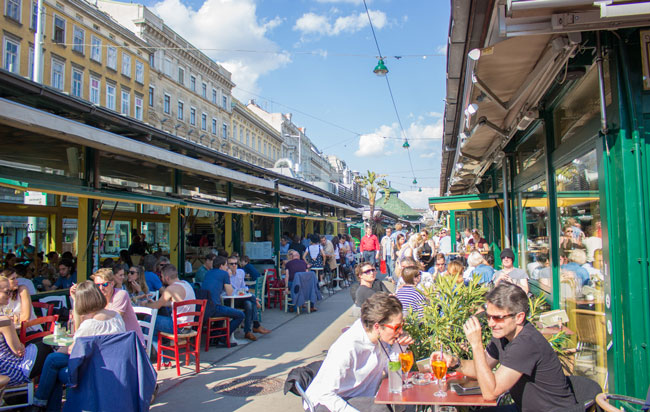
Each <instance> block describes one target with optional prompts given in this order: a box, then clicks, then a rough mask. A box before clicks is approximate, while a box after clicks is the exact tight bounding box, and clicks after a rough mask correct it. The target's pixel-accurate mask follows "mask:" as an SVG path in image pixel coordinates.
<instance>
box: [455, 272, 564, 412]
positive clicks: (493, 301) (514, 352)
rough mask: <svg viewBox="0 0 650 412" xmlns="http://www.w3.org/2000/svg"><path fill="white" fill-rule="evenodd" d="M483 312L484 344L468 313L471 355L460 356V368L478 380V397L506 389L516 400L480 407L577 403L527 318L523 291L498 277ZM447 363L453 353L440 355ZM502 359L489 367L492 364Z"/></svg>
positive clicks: (547, 407)
mask: <svg viewBox="0 0 650 412" xmlns="http://www.w3.org/2000/svg"><path fill="white" fill-rule="evenodd" d="M486 300H487V305H486V310H485V312H484V313H485V317H486V318H487V320H488V326H489V327H490V329H492V340H491V341H490V343H489V344H488V345H487V347H486V348H483V341H482V337H481V324H480V322H479V320H478V319H477V318H476V317H474V316H473V317H471V318H470V319H469V320H468V321H467V322H466V323H465V325H463V329H464V331H465V335H466V336H467V341H468V342H469V345H470V346H471V348H472V354H473V355H474V359H473V360H463V361H461V362H460V371H461V372H462V373H463V374H465V375H467V376H469V377H474V378H476V379H477V380H478V383H479V386H480V387H481V393H482V394H483V397H484V398H485V399H488V400H495V399H497V398H498V397H499V395H501V394H502V393H504V392H506V391H510V395H511V396H512V399H513V400H514V401H515V405H507V406H498V407H495V408H487V409H482V411H483V410H484V411H488V410H489V411H504V412H505V411H508V412H510V411H512V412H519V411H521V412H527V411H560V410H568V409H570V408H571V407H572V406H574V405H575V404H576V399H575V396H574V394H573V392H572V390H571V388H570V386H569V383H568V380H567V378H566V377H565V376H564V373H563V372H562V365H561V364H560V360H559V359H558V357H557V354H556V353H555V352H554V351H553V348H552V347H551V345H549V344H548V341H547V340H546V338H544V336H543V335H542V334H541V333H540V332H539V331H538V330H537V329H536V328H535V327H534V326H533V325H532V324H531V323H529V322H528V321H527V320H526V317H527V315H528V310H529V307H528V297H527V296H526V293H525V292H524V291H523V290H522V289H521V288H520V287H519V286H516V285H514V284H512V283H508V282H502V283H500V284H499V285H498V286H496V287H495V288H494V289H493V290H492V291H491V292H490V293H488V295H487V296H486ZM445 360H446V361H447V362H448V364H449V365H450V366H453V365H458V364H459V361H458V359H456V358H453V357H451V356H448V355H445ZM497 364H501V366H500V367H499V368H498V369H497V370H496V372H493V371H492V370H493V369H494V368H495V367H496V366H497Z"/></svg>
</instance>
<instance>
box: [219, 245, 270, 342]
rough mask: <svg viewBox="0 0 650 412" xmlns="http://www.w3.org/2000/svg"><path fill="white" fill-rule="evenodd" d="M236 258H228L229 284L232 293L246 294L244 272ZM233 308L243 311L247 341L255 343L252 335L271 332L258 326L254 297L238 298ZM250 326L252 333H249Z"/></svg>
mask: <svg viewBox="0 0 650 412" xmlns="http://www.w3.org/2000/svg"><path fill="white" fill-rule="evenodd" d="M237 262H238V258H237V257H236V256H230V257H229V258H228V274H229V275H230V284H231V285H232V288H233V292H234V293H240V292H243V293H247V292H248V286H246V282H245V281H244V277H245V274H244V270H243V269H240V268H238V267H237ZM235 307H236V308H238V309H243V310H244V337H245V338H246V339H248V340H252V341H256V340H257V337H256V336H255V335H254V334H253V332H255V333H262V334H267V333H270V332H271V331H270V330H268V329H266V328H265V327H263V326H262V325H260V322H259V321H258V320H257V319H258V317H257V307H258V303H257V298H256V297H255V295H253V296H251V297H249V298H239V299H235ZM251 324H252V326H253V327H252V331H251Z"/></svg>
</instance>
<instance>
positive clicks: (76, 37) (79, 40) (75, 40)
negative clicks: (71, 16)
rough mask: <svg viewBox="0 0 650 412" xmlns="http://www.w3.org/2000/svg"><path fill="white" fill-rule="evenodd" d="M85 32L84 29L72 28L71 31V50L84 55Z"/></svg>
mask: <svg viewBox="0 0 650 412" xmlns="http://www.w3.org/2000/svg"><path fill="white" fill-rule="evenodd" d="M85 37H86V32H85V31H84V29H82V28H79V27H77V26H74V28H73V29H72V50H73V51H76V52H77V53H81V54H84V44H85V43H86V39H85Z"/></svg>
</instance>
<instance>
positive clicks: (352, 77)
mask: <svg viewBox="0 0 650 412" xmlns="http://www.w3.org/2000/svg"><path fill="white" fill-rule="evenodd" d="M143 4H145V5H146V6H148V7H149V8H151V9H152V10H153V11H154V12H155V13H157V14H158V15H159V16H160V17H162V18H163V19H164V20H165V23H166V24H167V25H168V26H170V27H171V28H173V29H174V30H175V31H176V32H178V33H179V34H181V35H182V36H183V37H185V38H186V39H187V40H188V41H190V42H191V43H192V44H193V45H194V46H195V47H197V48H199V49H201V50H203V51H204V53H205V54H207V55H208V56H209V57H211V58H212V59H214V60H215V61H217V62H218V63H220V64H222V65H223V66H224V67H225V68H226V69H228V70H229V71H230V72H231V73H232V77H233V81H234V83H235V84H236V87H235V88H234V89H233V94H234V96H235V97H237V98H238V99H240V100H242V101H243V102H247V101H248V100H249V99H254V100H255V102H256V103H257V104H258V105H259V106H261V107H262V108H264V109H265V110H267V111H269V112H282V113H292V115H293V118H292V120H293V122H294V123H295V124H296V125H298V126H299V127H304V128H306V134H307V136H308V137H309V138H310V139H311V140H312V142H313V143H314V144H315V145H316V146H317V147H318V148H319V149H320V150H321V151H323V152H325V153H326V154H334V155H336V156H338V157H339V158H341V159H343V160H344V161H345V162H346V163H347V165H348V167H349V168H351V169H352V170H358V171H359V172H361V173H364V174H365V173H366V171H368V170H371V171H374V172H376V173H379V174H382V175H385V179H386V180H388V181H389V182H390V183H391V186H393V187H394V188H396V189H397V190H399V191H401V194H400V195H399V197H400V199H402V200H404V201H405V202H407V203H408V204H409V205H411V206H412V207H417V208H425V207H427V204H428V201H427V199H428V198H429V197H430V196H437V195H438V186H439V180H440V179H439V176H440V162H441V138H442V131H443V126H442V125H443V122H442V113H443V111H444V97H445V87H446V86H445V84H446V83H445V68H446V44H447V33H448V30H449V1H444V0H437V1H430V0H409V1H404V0H366V4H367V6H368V9H369V14H370V18H371V20H372V24H373V26H374V29H375V33H376V37H377V43H378V44H379V49H380V51H381V55H382V56H385V59H384V61H385V64H386V66H387V67H388V69H389V73H388V75H387V78H388V83H389V84H390V90H392V95H393V99H391V94H390V92H389V88H388V85H387V82H386V78H383V77H378V76H376V75H375V74H374V73H373V72H372V70H373V68H374V67H375V66H376V65H377V60H378V57H379V56H380V54H379V52H378V51H377V46H376V44H375V40H374V38H373V35H372V31H371V28H370V25H369V22H368V16H367V15H366V10H365V7H364V3H363V0H162V1H161V0H144V1H143ZM393 100H394V102H395V105H393V103H392V101H393ZM395 107H396V108H397V110H395ZM400 124H401V126H400ZM405 136H406V138H407V139H408V140H409V144H410V150H406V149H404V148H402V144H403V143H404V137H405ZM409 155H410V161H409ZM414 179H416V180H417V184H413V180H414ZM419 189H422V191H419Z"/></svg>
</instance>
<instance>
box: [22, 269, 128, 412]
mask: <svg viewBox="0 0 650 412" xmlns="http://www.w3.org/2000/svg"><path fill="white" fill-rule="evenodd" d="M105 307H106V297H105V296H104V295H103V294H102V292H100V290H99V288H98V287H96V286H95V284H94V283H93V282H92V281H90V280H87V281H85V282H82V283H80V284H78V285H77V288H76V291H75V301H74V320H75V322H74V323H75V329H76V332H75V334H74V339H75V341H76V340H77V338H79V337H82V336H97V335H112V334H114V333H123V332H126V329H125V326H124V321H123V320H122V317H121V316H120V314H119V313H117V312H114V311H112V310H108V309H104V308H105ZM73 347H74V343H73V344H72V345H71V346H69V347H67V348H61V349H59V351H58V352H54V353H52V354H50V355H48V357H47V359H46V360H45V365H43V371H42V373H41V379H40V381H39V385H38V388H37V389H36V394H35V396H34V405H36V406H40V407H44V406H47V407H48V410H61V399H62V396H63V383H64V382H66V381H67V380H68V359H69V358H70V353H71V352H72V348H73Z"/></svg>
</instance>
